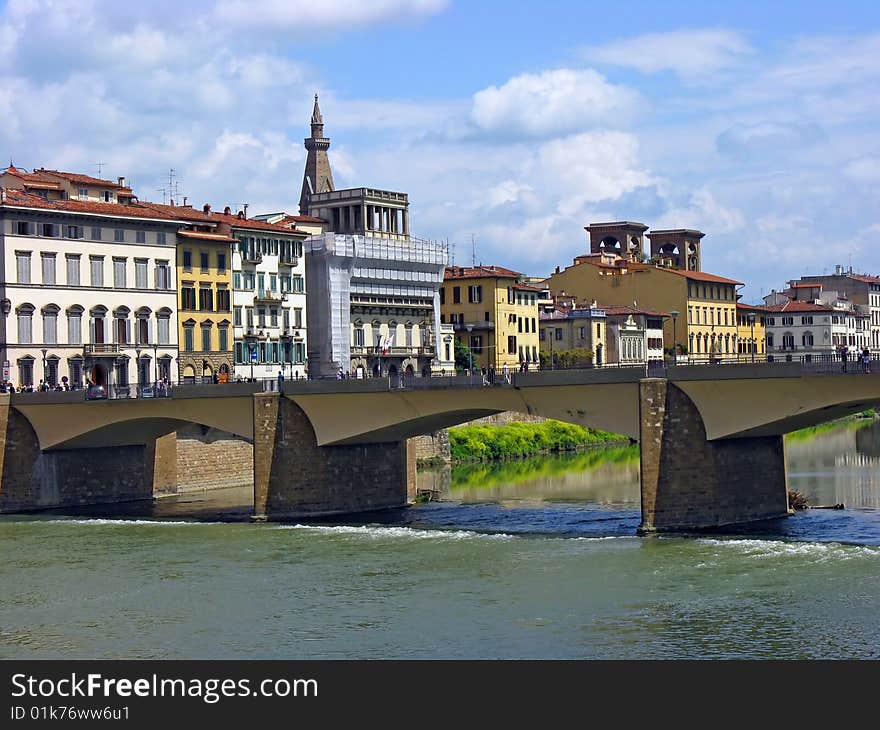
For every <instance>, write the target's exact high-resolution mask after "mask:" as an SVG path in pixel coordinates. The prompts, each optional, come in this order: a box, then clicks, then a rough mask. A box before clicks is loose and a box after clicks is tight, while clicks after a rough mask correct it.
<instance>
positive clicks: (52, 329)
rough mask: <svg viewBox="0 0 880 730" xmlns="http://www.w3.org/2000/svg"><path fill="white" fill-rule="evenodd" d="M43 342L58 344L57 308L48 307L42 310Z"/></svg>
mask: <svg viewBox="0 0 880 730" xmlns="http://www.w3.org/2000/svg"><path fill="white" fill-rule="evenodd" d="M43 342H44V343H45V344H47V345H57V344H58V307H56V306H54V305H50V306H48V307H45V308H44V309H43Z"/></svg>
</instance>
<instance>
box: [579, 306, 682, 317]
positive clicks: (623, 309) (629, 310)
mask: <svg viewBox="0 0 880 730" xmlns="http://www.w3.org/2000/svg"><path fill="white" fill-rule="evenodd" d="M596 308H597V309H604V310H605V314H608V315H612V316H614V315H618V314H627V315H629V314H644V315H646V316H648V317H668V316H669V315H668V314H666V313H664V312H655V311H653V310H651V309H640V308H639V307H630V306H627V305H626V304H609V305H607V306H606V305H604V304H597V305H596Z"/></svg>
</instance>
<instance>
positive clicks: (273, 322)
mask: <svg viewBox="0 0 880 730" xmlns="http://www.w3.org/2000/svg"><path fill="white" fill-rule="evenodd" d="M269 317H270V321H269V324H270V326H272V327H277V326H278V310H277V309H276V308H275V307H272V308H271V309H270V310H269Z"/></svg>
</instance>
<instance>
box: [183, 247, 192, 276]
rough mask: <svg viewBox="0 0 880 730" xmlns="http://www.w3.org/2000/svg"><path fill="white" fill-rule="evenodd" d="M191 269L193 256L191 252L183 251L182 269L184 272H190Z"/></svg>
mask: <svg viewBox="0 0 880 730" xmlns="http://www.w3.org/2000/svg"><path fill="white" fill-rule="evenodd" d="M192 267H193V254H192V251H187V250H186V249H184V251H183V269H184V271H192Z"/></svg>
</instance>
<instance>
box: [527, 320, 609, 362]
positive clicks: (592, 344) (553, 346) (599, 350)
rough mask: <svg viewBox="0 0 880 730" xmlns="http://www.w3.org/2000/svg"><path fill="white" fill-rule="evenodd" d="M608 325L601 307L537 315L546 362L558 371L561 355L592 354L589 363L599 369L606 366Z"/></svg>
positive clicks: (540, 344) (539, 340)
mask: <svg viewBox="0 0 880 730" xmlns="http://www.w3.org/2000/svg"><path fill="white" fill-rule="evenodd" d="M607 331H608V322H607V319H606V317H605V310H604V309H600V308H599V307H582V308H578V307H575V308H571V309H569V308H565V307H558V308H556V309H554V310H552V311H550V312H539V313H538V342H539V348H540V352H542V353H544V355H546V358H545V361H546V362H548V363H549V364H550V366H551V367H555V365H556V358H557V357H558V356H559V354H560V353H562V352H565V351H570V350H582V351H589V352H590V353H591V355H590V358H589V359H590V360H591V362H592V363H593V364H595V365H597V366H599V365H602V364H603V363H604V362H606V357H607V347H606V335H607Z"/></svg>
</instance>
